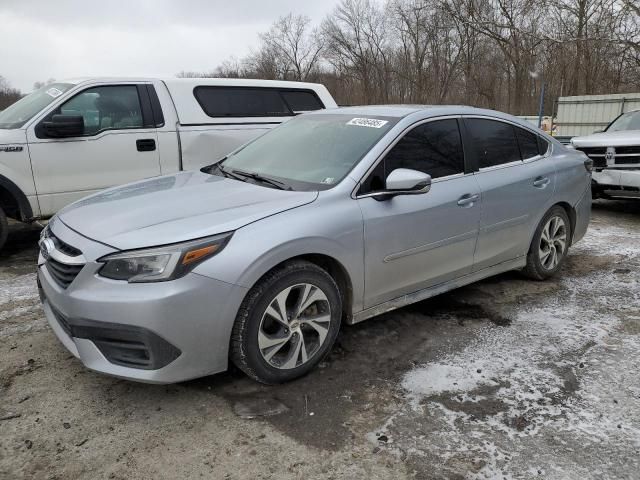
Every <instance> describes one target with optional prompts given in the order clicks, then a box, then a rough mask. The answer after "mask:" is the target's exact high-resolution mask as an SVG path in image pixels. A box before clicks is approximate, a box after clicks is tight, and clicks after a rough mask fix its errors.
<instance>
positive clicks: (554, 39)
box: [180, 0, 640, 114]
mask: <svg viewBox="0 0 640 480" xmlns="http://www.w3.org/2000/svg"><path fill="white" fill-rule="evenodd" d="M321 47H322V48H321ZM532 72H535V73H536V74H537V75H536V77H537V78H533V76H532V75H531V73H532ZM180 75H182V76H220V77H244V78H266V79H292V80H309V79H312V80H314V81H320V82H323V83H325V84H326V85H327V86H328V87H329V88H330V90H331V91H332V92H333V94H334V96H335V97H336V98H337V99H338V101H339V103H342V104H355V103H395V102H400V103H407V102H411V103H414V102H418V103H465V104H470V105H478V106H484V107H489V108H496V109H499V110H505V111H508V112H511V113H515V114H531V113H534V112H536V111H537V108H538V98H539V96H540V89H541V87H542V83H543V82H544V84H545V86H546V91H547V92H548V94H547V96H546V107H545V108H546V111H548V112H550V111H551V104H552V103H553V99H554V98H557V96H559V95H577V94H583V93H616V92H629V91H632V90H637V89H640V4H639V3H638V0H554V1H551V0H382V1H376V0H342V1H341V2H340V3H339V4H338V5H337V7H335V8H334V10H333V11H331V12H330V13H329V15H327V16H326V17H325V19H324V20H323V22H322V23H321V26H320V29H319V30H311V27H310V23H309V19H308V18H306V17H303V16H298V15H295V14H289V15H287V16H285V17H281V18H279V19H278V20H276V21H275V22H274V24H273V25H272V26H271V28H270V29H269V30H268V31H266V32H264V33H263V34H262V35H260V43H259V45H257V49H256V50H255V51H254V52H253V53H251V54H250V55H248V56H246V57H244V58H242V59H239V60H238V59H234V58H232V59H230V60H228V61H226V62H223V63H222V64H221V65H220V66H219V67H217V68H216V69H214V70H213V71H212V72H210V73H193V72H191V73H189V72H182V73H181V74H180Z"/></svg>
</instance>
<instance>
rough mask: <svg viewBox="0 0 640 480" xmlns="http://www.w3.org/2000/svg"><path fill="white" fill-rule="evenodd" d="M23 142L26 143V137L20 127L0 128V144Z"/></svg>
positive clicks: (22, 143) (19, 143)
mask: <svg viewBox="0 0 640 480" xmlns="http://www.w3.org/2000/svg"><path fill="white" fill-rule="evenodd" d="M25 143H27V137H26V135H25V133H24V130H22V129H21V128H12V129H6V128H0V146H4V147H6V146H7V145H24V144H25Z"/></svg>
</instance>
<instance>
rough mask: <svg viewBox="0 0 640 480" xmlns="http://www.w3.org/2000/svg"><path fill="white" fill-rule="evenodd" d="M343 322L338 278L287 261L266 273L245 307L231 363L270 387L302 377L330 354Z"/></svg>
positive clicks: (236, 328) (233, 336) (237, 324)
mask: <svg viewBox="0 0 640 480" xmlns="http://www.w3.org/2000/svg"><path fill="white" fill-rule="evenodd" d="M301 303H302V305H301ZM281 305H284V308H282V309H281V308H280V306H281ZM283 309H284V310H285V311H286V315H285V316H284V317H283V316H282V310H283ZM341 318H342V300H341V296H340V291H339V289H338V286H337V285H336V282H335V281H334V280H333V278H332V277H331V276H330V275H329V274H328V273H327V272H326V271H325V270H323V269H322V268H320V267H318V266H317V265H315V264H313V263H311V262H307V261H301V260H296V261H291V262H288V263H286V264H284V265H283V266H282V267H279V268H277V269H275V270H272V271H271V272H269V273H268V274H266V275H265V276H264V277H263V278H262V279H261V280H260V281H259V282H258V283H257V284H256V285H255V286H254V287H253V288H252V289H251V290H250V291H249V293H248V294H247V296H246V297H245V299H244V301H243V302H242V305H241V306H240V309H239V311H238V315H237V317H236V320H235V324H234V326H233V331H232V333H231V345H230V357H231V361H232V362H233V363H234V364H235V365H236V366H237V367H238V368H239V369H240V370H242V371H243V372H244V373H246V374H247V375H248V376H250V377H251V378H253V379H255V380H257V381H259V382H262V383H266V384H278V383H284V382H288V381H290V380H293V379H295V378H298V377H301V376H303V375H305V374H307V373H308V372H309V371H311V370H312V369H313V368H314V367H315V366H316V365H317V364H318V363H320V361H321V360H322V359H323V358H324V357H325V356H326V355H327V354H328V353H329V351H330V350H331V347H332V346H333V344H334V342H335V340H336V337H337V336H338V331H339V330H340V322H341ZM325 327H326V328H325Z"/></svg>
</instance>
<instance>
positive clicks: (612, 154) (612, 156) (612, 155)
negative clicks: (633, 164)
mask: <svg viewBox="0 0 640 480" xmlns="http://www.w3.org/2000/svg"><path fill="white" fill-rule="evenodd" d="M604 158H605V160H606V161H607V165H613V164H614V163H615V160H616V149H615V148H613V147H607V153H605V155H604Z"/></svg>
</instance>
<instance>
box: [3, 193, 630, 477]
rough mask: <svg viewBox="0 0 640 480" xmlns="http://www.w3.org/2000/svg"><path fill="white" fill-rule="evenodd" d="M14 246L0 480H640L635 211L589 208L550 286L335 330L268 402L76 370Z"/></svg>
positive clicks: (241, 393)
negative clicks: (310, 367) (325, 353)
mask: <svg viewBox="0 0 640 480" xmlns="http://www.w3.org/2000/svg"><path fill="white" fill-rule="evenodd" d="M11 237H12V238H11V240H10V242H11V243H10V245H9V247H8V248H7V249H5V250H4V251H3V252H2V254H0V255H1V256H0V478H2V479H5V478H6V479H16V478H34V479H65V480H66V479H76V478H79V479H94V478H99V479H102V478H105V479H128V478H137V479H146V478H149V479H155V478H215V479H224V478H229V479H240V478H251V479H254V478H263V479H268V478H273V479H276V478H277V479H298V478H326V479H339V478H344V479H356V478H358V479H359V478H374V479H375V478H379V479H387V478H393V479H402V478H417V479H441V478H442V479H444V478H447V479H449V478H452V479H457V478H545V479H549V478H552V479H567V478H568V479H573V478H575V479H581V480H582V479H589V478H594V479H596V478H598V479H599V478H638V477H639V476H640V474H639V473H638V472H640V375H639V374H638V372H639V371H640V283H639V282H640V202H604V201H603V202H598V203H596V205H595V206H594V212H593V222H592V224H591V228H590V230H589V232H588V234H587V237H585V239H584V240H583V241H582V242H580V243H579V244H577V245H576V246H575V247H574V248H573V249H572V251H571V256H570V257H569V259H568V262H567V264H566V265H565V268H564V270H563V271H562V274H561V275H559V276H558V277H557V278H556V279H553V280H551V281H547V282H532V281H529V280H525V279H523V278H522V277H520V276H519V275H518V274H516V273H509V274H505V275H501V276H499V277H495V278H493V279H489V280H486V281H483V282H480V283H478V284H475V285H471V286H469V287H466V288H463V289H460V290H457V291H455V292H451V293H449V294H446V295H443V296H440V297H437V298H434V299H431V300H428V301H424V302H420V303H418V304H415V305H412V306H410V307H407V308H404V309H401V310H398V311H396V312H392V313H388V314H385V315H382V316H380V317H377V318H375V319H372V320H370V321H367V322H365V323H363V324H359V325H357V326H354V327H345V328H344V330H343V332H342V333H341V335H340V337H339V340H338V342H337V344H336V346H335V348H334V349H333V352H332V353H331V355H330V357H329V358H328V359H327V360H326V361H325V362H323V363H322V364H321V368H319V369H317V370H316V371H315V372H314V373H312V374H311V375H309V376H308V377H306V378H304V379H302V380H299V381H296V382H293V383H291V384H287V385H283V386H277V387H266V386H263V385H259V384H257V383H254V382H252V381H250V380H248V379H247V378H244V377H243V376H242V375H240V374H239V373H237V372H233V371H232V372H229V373H225V374H222V375H216V376H212V377H207V378H204V379H200V380H197V381H192V382H188V383H184V384H179V385H172V386H153V385H144V384H136V383H131V382H127V381H123V380H118V379H113V378H109V377H106V376H103V375H100V374H96V373H93V372H90V371H88V370H86V369H85V368H83V367H82V366H81V365H80V364H79V363H78V361H77V360H75V359H74V358H73V357H72V356H71V355H69V354H68V353H67V352H66V351H65V350H64V349H63V347H62V346H61V345H60V344H59V342H58V341H57V340H56V338H55V337H54V336H53V334H52V333H51V331H50V330H49V328H48V327H47V325H46V322H45V320H44V318H43V315H42V311H41V309H40V306H39V302H38V297H37V291H36V288H35V273H34V272H35V266H34V265H35V259H36V253H37V249H36V241H37V238H38V231H37V230H36V229H31V228H20V227H19V226H14V227H13V231H12V235H11ZM265 414H269V416H261V415H265Z"/></svg>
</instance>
